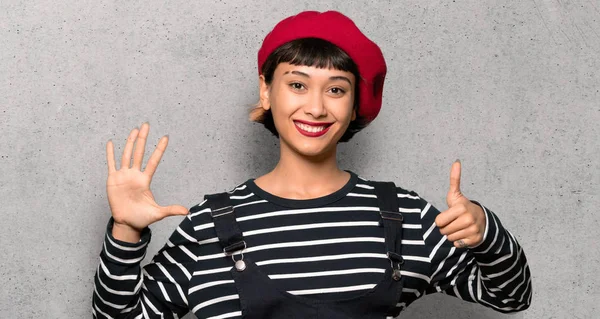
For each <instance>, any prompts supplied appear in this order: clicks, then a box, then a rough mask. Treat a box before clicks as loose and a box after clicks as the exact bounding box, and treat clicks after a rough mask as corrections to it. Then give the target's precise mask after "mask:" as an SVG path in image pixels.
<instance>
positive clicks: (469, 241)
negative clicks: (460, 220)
mask: <svg viewBox="0 0 600 319" xmlns="http://www.w3.org/2000/svg"><path fill="white" fill-rule="evenodd" d="M476 245H477V243H476V242H475V240H474V239H473V238H462V239H459V240H457V241H455V242H454V247H456V248H469V247H475V246H476Z"/></svg>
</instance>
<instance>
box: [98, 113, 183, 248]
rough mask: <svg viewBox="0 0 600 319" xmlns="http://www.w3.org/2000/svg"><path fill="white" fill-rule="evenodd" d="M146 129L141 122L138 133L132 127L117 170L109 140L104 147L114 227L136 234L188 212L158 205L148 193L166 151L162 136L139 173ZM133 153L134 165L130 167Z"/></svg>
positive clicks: (166, 138)
mask: <svg viewBox="0 0 600 319" xmlns="http://www.w3.org/2000/svg"><path fill="white" fill-rule="evenodd" d="M149 130H150V125H149V124H148V123H144V124H142V127H141V128H140V129H139V130H138V129H137V128H135V129H133V130H132V131H131V133H129V137H128V138H127V143H126V144H125V149H124V150H123V156H122V158H121V166H120V168H119V169H118V170H117V168H116V165H115V157H114V147H113V144H112V141H108V143H107V144H106V160H107V163H108V179H107V180H106V193H107V195H108V203H109V205H110V209H111V212H112V216H113V219H114V228H115V229H117V228H118V229H119V230H121V231H125V232H133V233H135V232H137V233H138V234H139V233H140V232H141V231H142V230H143V229H144V228H145V227H146V226H148V225H150V224H152V223H154V222H156V221H159V220H161V219H163V218H165V217H167V216H172V215H186V214H187V213H188V209H187V208H185V207H183V206H181V205H171V206H160V205H158V204H157V203H156V201H155V200H154V196H153V195H152V192H151V191H150V183H151V181H152V176H153V175H154V172H155V171H156V168H157V167H158V164H159V163H160V159H161V158H162V155H163V154H164V152H165V150H166V148H167V144H168V137H167V136H163V137H162V138H161V139H160V140H159V142H158V145H157V146H156V149H155V150H154V152H153V153H152V155H151V156H150V158H149V159H148V163H147V165H146V168H145V169H144V170H143V171H142V162H143V159H144V149H145V146H146V139H147V137H148V131H149ZM134 142H135V152H134ZM132 153H133V164H132V165H130V164H131V156H132ZM113 235H114V230H113ZM122 237H123V236H122ZM125 237H126V236H125Z"/></svg>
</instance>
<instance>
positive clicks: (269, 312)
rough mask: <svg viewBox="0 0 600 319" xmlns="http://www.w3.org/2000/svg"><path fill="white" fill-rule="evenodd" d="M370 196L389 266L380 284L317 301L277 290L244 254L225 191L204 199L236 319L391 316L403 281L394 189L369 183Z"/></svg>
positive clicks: (386, 184)
mask: <svg viewBox="0 0 600 319" xmlns="http://www.w3.org/2000/svg"><path fill="white" fill-rule="evenodd" d="M374 184H375V193H376V195H377V201H378V204H379V213H380V216H381V220H380V226H382V227H383V228H384V234H385V249H386V253H387V256H388V259H389V261H390V267H389V268H387V270H386V271H385V275H384V276H383V278H382V280H381V281H380V282H379V283H378V284H377V285H376V286H375V287H373V288H372V289H371V290H369V291H367V292H365V293H363V294H362V295H360V296H357V297H353V298H347V299H338V300H318V299H311V298H306V297H303V296H296V295H292V294H290V293H288V292H286V291H281V290H279V289H278V288H277V287H276V286H275V285H274V283H273V282H272V280H271V279H270V278H269V277H268V276H267V275H266V274H265V273H263V272H262V271H261V270H260V269H259V267H258V266H257V265H256V264H255V263H254V262H253V261H252V260H251V259H250V258H248V257H247V256H246V257H244V255H243V250H244V249H245V248H246V242H245V241H244V237H243V235H242V232H241V231H240V228H239V225H238V223H237V221H236V216H235V211H234V209H233V206H231V204H230V203H229V195H228V194H227V193H219V194H212V195H206V196H205V198H206V199H207V200H208V202H209V204H210V207H211V216H212V219H213V222H214V224H215V230H216V233H217V236H218V238H219V242H220V244H221V245H222V247H223V251H224V252H225V254H226V255H229V256H231V258H232V263H233V264H234V267H232V269H231V271H230V272H231V275H232V277H233V279H234V281H235V285H236V288H237V290H238V294H239V298H240V304H241V309H242V317H243V318H246V319H266V318H272V319H284V318H285V319H289V318H323V319H325V318H327V319H350V318H365V319H375V318H377V319H382V318H386V317H387V316H395V315H397V313H396V311H395V306H396V304H397V303H398V302H399V300H400V296H401V294H402V286H403V282H404V279H403V277H402V276H401V273H400V270H401V267H402V264H403V263H404V261H403V259H402V221H403V217H402V214H401V213H400V212H399V211H398V198H397V195H396V186H395V184H394V183H393V182H374Z"/></svg>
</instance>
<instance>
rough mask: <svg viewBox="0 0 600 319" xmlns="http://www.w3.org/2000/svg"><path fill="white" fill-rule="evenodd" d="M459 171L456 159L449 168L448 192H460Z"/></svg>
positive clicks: (459, 165)
mask: <svg viewBox="0 0 600 319" xmlns="http://www.w3.org/2000/svg"><path fill="white" fill-rule="evenodd" d="M460 173H461V164H460V160H456V161H455V162H454V163H452V168H451V169H450V193H460Z"/></svg>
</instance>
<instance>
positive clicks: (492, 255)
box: [92, 171, 532, 319]
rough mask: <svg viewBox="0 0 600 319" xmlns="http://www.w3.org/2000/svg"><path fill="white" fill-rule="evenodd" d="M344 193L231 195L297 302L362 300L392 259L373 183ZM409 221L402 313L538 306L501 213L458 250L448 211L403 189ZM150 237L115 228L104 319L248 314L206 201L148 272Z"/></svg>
mask: <svg viewBox="0 0 600 319" xmlns="http://www.w3.org/2000/svg"><path fill="white" fill-rule="evenodd" d="M348 172H349V173H350V175H351V178H350V180H349V181H348V182H347V183H346V185H344V186H343V187H342V188H341V189H339V190H338V191H336V192H334V193H332V194H329V195H326V196H324V197H319V198H315V199H307V200H294V199H286V198H281V197H277V196H274V195H273V194H270V193H268V192H266V191H264V190H262V189H260V188H259V187H258V186H257V185H256V184H255V183H254V180H253V179H249V180H247V181H246V182H244V183H242V184H240V185H238V186H236V187H235V188H234V189H232V190H231V191H229V192H228V193H229V197H230V199H231V202H232V205H233V206H234V208H235V212H236V217H237V221H238V223H239V226H240V229H241V230H242V232H243V235H244V237H245V240H246V243H247V248H246V249H245V250H244V255H245V256H250V258H251V259H252V260H253V261H254V262H255V263H256V264H257V265H258V267H259V268H260V269H261V271H263V272H264V273H265V274H267V275H268V277H269V278H270V279H271V281H272V283H273V285H274V286H275V287H277V289H280V290H282V291H287V292H288V293H290V294H293V295H302V296H304V297H308V298H318V299H329V300H331V299H342V298H351V297H354V296H357V295H360V294H364V293H365V291H367V290H369V289H371V288H373V287H374V286H375V285H376V284H377V283H378V282H380V281H381V280H382V278H383V274H384V272H385V270H386V269H387V267H390V263H389V260H388V259H387V257H386V254H385V252H386V251H385V245H384V233H383V227H381V226H380V225H379V219H380V215H379V208H378V203H377V199H376V196H375V190H374V187H373V183H372V181H370V180H368V179H365V178H362V177H360V176H358V175H356V174H355V173H353V172H351V171H348ZM397 196H398V203H399V212H400V213H402V214H403V215H404V224H403V226H402V227H403V228H404V231H403V233H404V234H403V239H402V255H403V257H404V260H405V263H404V265H403V268H402V275H403V276H404V288H403V291H402V296H401V299H400V300H398V303H397V304H396V310H397V312H398V313H400V311H402V310H403V309H405V308H406V307H408V305H410V304H411V303H412V302H413V301H415V300H416V299H418V298H419V297H421V296H423V295H426V294H430V293H435V292H442V293H445V294H448V295H451V296H455V297H457V298H460V299H462V300H466V301H469V302H477V303H480V304H482V305H484V306H486V307H490V308H492V309H495V310H497V311H500V312H515V311H520V310H524V309H527V308H528V307H529V304H530V302H531V296H532V292H531V289H532V287H531V278H530V272H529V267H528V265H527V260H526V258H525V255H524V252H523V249H522V248H521V246H520V245H519V243H518V242H517V240H516V239H515V237H514V236H513V235H512V234H511V233H510V232H509V231H508V230H506V229H505V228H504V227H503V226H502V224H501V223H500V220H499V219H498V217H497V216H496V215H495V214H494V213H493V212H491V211H490V210H488V209H487V208H485V207H483V206H482V207H483V209H484V212H485V214H486V217H487V218H486V230H485V233H484V240H483V242H482V243H481V244H480V245H478V246H477V247H474V248H469V249H458V248H455V247H454V245H453V243H452V242H450V241H448V240H447V238H446V236H443V235H442V234H440V231H439V229H438V228H437V226H436V224H435V217H436V216H437V215H438V214H439V211H438V210H437V209H436V208H435V207H433V206H432V205H431V204H429V203H428V202H427V201H425V200H424V199H422V198H421V197H420V196H419V195H418V194H417V193H415V192H412V191H407V190H405V189H403V188H401V187H397ZM150 237H151V232H150V230H149V229H148V228H147V229H145V230H144V231H143V233H142V239H141V241H140V242H139V243H135V244H131V243H126V242H122V241H119V240H116V239H115V238H113V237H112V218H111V220H110V221H109V224H108V226H107V232H106V235H105V239H104V245H103V247H102V251H101V253H100V262H99V264H98V268H97V271H96V274H95V278H94V294H93V305H92V313H93V315H94V318H181V317H182V316H184V315H185V314H187V313H188V312H190V311H191V312H193V313H194V314H195V315H196V317H198V318H213V319H217V318H241V314H242V313H241V308H240V301H239V297H238V293H237V290H236V287H235V284H234V281H233V279H232V277H231V274H230V272H229V271H230V269H231V268H232V267H233V261H232V259H231V257H228V256H225V255H224V253H223V248H222V247H221V246H220V244H219V241H218V238H217V236H216V233H215V229H214V224H213V223H212V219H211V215H210V207H209V205H208V204H207V203H206V201H204V202H202V203H200V204H198V205H195V206H193V207H191V209H190V213H189V214H188V215H187V216H186V217H185V218H184V219H183V221H182V222H181V224H180V225H179V226H178V227H177V229H176V230H175V231H174V232H173V234H172V235H171V236H170V238H169V239H168V241H167V243H166V244H165V245H164V247H163V248H161V249H160V251H159V252H158V253H157V254H156V255H155V256H154V258H153V259H152V261H151V262H150V263H149V264H147V265H146V266H144V267H141V265H140V263H141V261H142V259H143V258H144V256H145V253H146V248H147V245H148V242H149V241H150Z"/></svg>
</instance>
